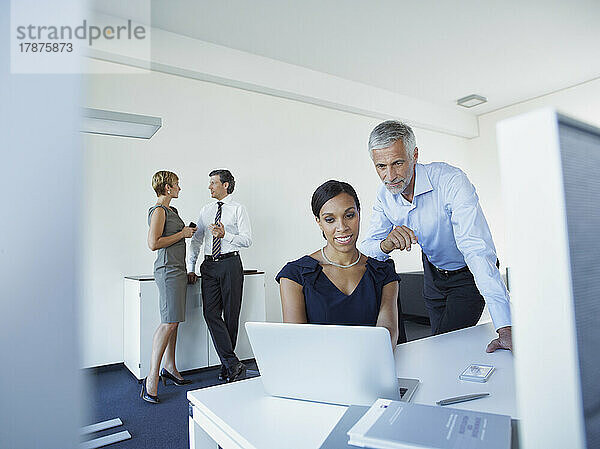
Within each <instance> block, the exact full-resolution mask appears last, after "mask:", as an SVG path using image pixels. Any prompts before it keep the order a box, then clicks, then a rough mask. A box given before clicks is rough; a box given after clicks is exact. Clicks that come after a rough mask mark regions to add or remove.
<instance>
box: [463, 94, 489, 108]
mask: <svg viewBox="0 0 600 449" xmlns="http://www.w3.org/2000/svg"><path fill="white" fill-rule="evenodd" d="M486 102H487V98H485V97H482V96H481V95H475V94H473V95H468V96H466V97H463V98H459V99H458V100H456V104H457V105H459V106H462V107H463V108H472V107H473V106H479V105H480V104H483V103H486Z"/></svg>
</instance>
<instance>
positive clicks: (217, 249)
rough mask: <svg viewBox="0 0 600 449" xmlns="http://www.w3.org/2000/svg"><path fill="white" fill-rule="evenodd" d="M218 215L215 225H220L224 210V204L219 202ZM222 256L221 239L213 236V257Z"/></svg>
mask: <svg viewBox="0 0 600 449" xmlns="http://www.w3.org/2000/svg"><path fill="white" fill-rule="evenodd" d="M217 205H218V207H217V215H215V224H218V223H219V222H220V221H221V212H222V210H223V202H222V201H219V202H218V203H217ZM220 255H221V239H220V238H219V237H214V236H213V244H212V256H213V257H218V256H220Z"/></svg>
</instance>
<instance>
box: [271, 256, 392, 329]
mask: <svg viewBox="0 0 600 449" xmlns="http://www.w3.org/2000/svg"><path fill="white" fill-rule="evenodd" d="M366 265H367V269H366V271H365V274H364V275H363V277H362V279H361V280H360V282H359V283H358V285H357V287H356V288H355V289H354V291H353V292H352V294H350V295H345V294H344V293H342V292H341V291H340V290H339V289H338V288H337V287H336V286H335V285H334V283H333V282H331V281H330V280H329V278H328V277H327V276H326V275H325V273H323V268H322V267H321V265H319V262H318V261H317V260H316V259H313V258H312V257H310V256H304V257H301V258H300V259H298V260H294V261H293V262H288V263H287V264H286V265H285V266H284V267H283V268H282V269H281V271H280V272H279V273H278V274H277V276H276V277H275V280H276V281H277V282H279V280H280V279H281V278H287V279H290V280H292V281H294V282H296V283H298V284H300V285H302V292H303V293H304V300H305V303H306V318H307V321H308V323H311V324H347V325H356V326H375V325H376V324H377V316H378V315H379V308H380V306H381V292H382V291H383V286H384V285H386V284H389V283H390V282H396V281H399V280H400V279H399V278H398V275H397V274H396V268H395V266H394V261H393V260H392V259H388V260H387V261H385V262H380V261H379V260H376V259H372V258H370V257H368V258H367V264H366Z"/></svg>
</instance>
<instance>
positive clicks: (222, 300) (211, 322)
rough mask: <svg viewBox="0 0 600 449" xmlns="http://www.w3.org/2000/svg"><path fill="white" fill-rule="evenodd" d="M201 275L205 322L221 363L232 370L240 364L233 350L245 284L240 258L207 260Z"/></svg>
mask: <svg viewBox="0 0 600 449" xmlns="http://www.w3.org/2000/svg"><path fill="white" fill-rule="evenodd" d="M200 275H201V278H200V282H201V288H202V311H203V313H204V319H205V320H206V324H207V325H208V330H209V331H210V336H211V338H212V341H213V344H214V345H215V349H216V350H217V354H218V355H219V358H220V359H221V363H222V364H223V365H224V366H225V367H226V368H227V369H228V370H229V371H231V370H232V369H234V368H235V366H236V364H237V363H238V362H239V359H238V358H237V356H236V355H235V352H234V350H235V344H236V341H237V335H238V328H239V324H240V321H239V320H240V308H241V306H242V287H243V284H244V270H243V268H242V261H241V259H240V256H239V255H236V256H233V257H229V258H227V259H222V260H218V261H213V260H208V259H205V260H204V262H202V265H200Z"/></svg>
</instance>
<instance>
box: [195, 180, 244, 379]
mask: <svg viewBox="0 0 600 449" xmlns="http://www.w3.org/2000/svg"><path fill="white" fill-rule="evenodd" d="M208 176H209V177H210V182H209V184H208V189H209V190H210V196H211V197H213V198H214V199H216V201H214V202H211V203H209V204H207V205H206V206H204V207H203V208H202V210H201V211H200V218H198V227H197V229H198V230H197V231H196V233H195V234H194V238H193V239H191V243H190V257H189V260H188V280H189V282H190V283H192V284H193V283H195V282H196V280H197V279H198V276H196V261H197V260H198V254H199V253H200V250H201V248H202V240H204V254H203V255H204V261H203V262H202V264H201V265H200V275H201V279H200V282H201V288H202V310H203V313H204V319H205V320H206V324H207V325H208V330H209V331H210V336H211V338H212V341H213V343H214V345H215V349H216V350H217V354H218V355H219V358H220V359H221V373H220V374H219V380H227V381H228V382H233V381H234V380H237V379H240V378H243V377H244V376H245V374H246V366H245V365H244V364H243V363H242V362H240V360H239V359H238V358H237V356H236V355H235V352H234V350H235V344H236V341H237V335H238V327H239V318H240V309H241V305H242V286H243V283H244V273H243V268H242V261H241V259H240V254H239V252H238V251H239V249H241V248H248V247H249V246H250V245H251V244H252V233H251V230H250V219H249V218H248V212H247V211H246V208H245V207H244V206H242V205H241V204H240V203H238V202H236V201H234V200H233V199H232V198H231V194H232V193H233V189H234V187H235V180H234V178H233V175H232V174H231V172H230V171H229V170H213V171H211V172H210V173H209V174H208ZM205 236H206V237H205Z"/></svg>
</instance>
